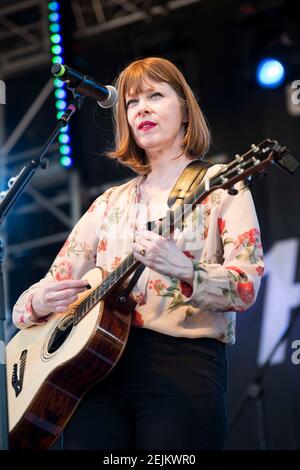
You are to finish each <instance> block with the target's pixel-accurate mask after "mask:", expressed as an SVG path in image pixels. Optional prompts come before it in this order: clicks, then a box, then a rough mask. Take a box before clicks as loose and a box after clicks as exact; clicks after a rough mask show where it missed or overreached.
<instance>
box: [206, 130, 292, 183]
mask: <svg viewBox="0 0 300 470" xmlns="http://www.w3.org/2000/svg"><path fill="white" fill-rule="evenodd" d="M271 163H274V164H276V165H278V166H279V167H280V168H281V169H283V170H285V171H286V172H287V173H289V174H290V175H293V174H294V173H295V171H296V170H297V168H298V167H299V163H298V162H297V160H296V159H295V158H294V157H293V156H292V155H291V154H290V152H289V150H288V149H287V148H286V147H283V146H281V145H279V143H278V142H277V141H276V140H270V139H265V140H264V141H263V142H261V143H260V144H258V145H254V144H253V145H251V148H250V150H248V152H246V153H244V154H243V155H238V154H237V155H236V156H235V159H234V160H233V161H232V162H230V163H229V164H227V165H225V168H224V169H222V170H221V171H220V172H218V173H217V174H216V175H214V176H213V177H212V178H209V179H208V180H207V181H206V182H205V187H206V188H205V189H206V190H207V191H209V190H211V189H216V188H223V189H229V188H232V186H233V185H234V184H235V183H237V182H238V181H240V180H244V179H246V178H248V177H249V176H251V175H253V174H255V173H260V174H263V173H264V172H265V169H266V168H267V167H268V166H269V165H270V164H271Z"/></svg>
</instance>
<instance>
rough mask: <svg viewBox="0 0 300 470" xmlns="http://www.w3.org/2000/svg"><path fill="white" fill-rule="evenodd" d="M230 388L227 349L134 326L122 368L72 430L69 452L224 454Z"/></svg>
mask: <svg viewBox="0 0 300 470" xmlns="http://www.w3.org/2000/svg"><path fill="white" fill-rule="evenodd" d="M226 386H227V359H226V351H225V345H224V344H223V343H221V342H219V341H218V340H215V339H209V338H197V339H190V338H175V337H172V336H168V335H163V334H160V333H157V332H154V331H151V330H148V329H143V328H136V327H132V331H131V333H130V338H129V340H128V344H127V347H126V349H125V352H124V353H123V356H122V358H121V359H120V361H119V363H118V364H117V366H116V367H115V368H114V370H113V371H112V372H111V374H110V375H109V376H108V377H106V378H105V379H104V380H103V381H102V382H101V383H99V384H97V385H96V386H95V387H94V388H93V389H92V390H91V391H90V392H89V393H88V394H87V395H86V396H85V397H84V399H83V400H82V402H81V404H80V406H79V407H78V409H77V410H76V412H75V414H74V416H73V417H72V419H71V421H70V422H69V424H68V426H67V427H66V429H65V431H64V433H63V449H72V450H76V449H97V450H111V449H112V450H113V449H114V450H116V449H143V450H200V449H221V448H222V446H223V443H224V440H225V434H226V424H227V417H226V405H225V394H226ZM61 442H62V440H61ZM59 445H60V444H59V442H57V443H56V444H55V446H54V448H56V449H57V448H59Z"/></svg>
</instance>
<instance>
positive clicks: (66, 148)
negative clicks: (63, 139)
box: [59, 144, 71, 155]
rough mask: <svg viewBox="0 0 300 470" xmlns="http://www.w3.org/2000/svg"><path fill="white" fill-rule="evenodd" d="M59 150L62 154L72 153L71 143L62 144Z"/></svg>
mask: <svg viewBox="0 0 300 470" xmlns="http://www.w3.org/2000/svg"><path fill="white" fill-rule="evenodd" d="M59 151H60V153H61V154H62V155H70V153H71V147H70V146H69V145H65V144H64V145H61V146H60V147H59Z"/></svg>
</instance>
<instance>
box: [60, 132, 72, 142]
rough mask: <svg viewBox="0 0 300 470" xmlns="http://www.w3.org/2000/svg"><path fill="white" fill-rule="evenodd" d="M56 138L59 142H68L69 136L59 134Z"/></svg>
mask: <svg viewBox="0 0 300 470" xmlns="http://www.w3.org/2000/svg"><path fill="white" fill-rule="evenodd" d="M58 140H59V142H60V143H61V144H67V143H68V142H70V137H69V136H68V134H63V133H61V134H59V136H58Z"/></svg>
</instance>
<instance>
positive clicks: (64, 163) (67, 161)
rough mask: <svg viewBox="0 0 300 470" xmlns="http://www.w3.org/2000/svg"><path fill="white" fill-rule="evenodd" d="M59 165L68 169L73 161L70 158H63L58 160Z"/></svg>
mask: <svg viewBox="0 0 300 470" xmlns="http://www.w3.org/2000/svg"><path fill="white" fill-rule="evenodd" d="M59 163H60V164H61V166H64V167H66V168H70V167H71V166H73V159H72V158H71V157H67V156H64V157H61V158H60V159H59Z"/></svg>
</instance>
